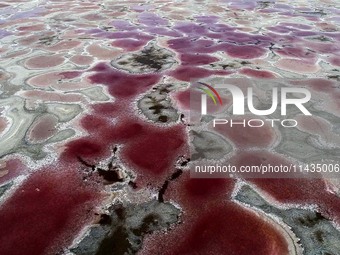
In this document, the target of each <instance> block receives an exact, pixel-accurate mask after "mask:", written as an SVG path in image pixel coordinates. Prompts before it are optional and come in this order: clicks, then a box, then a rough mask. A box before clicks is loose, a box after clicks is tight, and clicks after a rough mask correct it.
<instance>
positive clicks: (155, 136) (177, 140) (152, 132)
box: [122, 125, 187, 175]
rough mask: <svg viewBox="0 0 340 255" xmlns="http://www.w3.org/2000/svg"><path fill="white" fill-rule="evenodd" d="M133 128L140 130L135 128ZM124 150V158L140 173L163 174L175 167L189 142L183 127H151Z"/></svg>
mask: <svg viewBox="0 0 340 255" xmlns="http://www.w3.org/2000/svg"><path fill="white" fill-rule="evenodd" d="M133 128H139V127H136V126H133ZM146 129H147V130H145V131H146V132H145V133H144V132H142V133H141V135H137V136H135V137H134V139H133V140H131V141H130V142H129V143H128V144H127V145H126V147H124V149H123V152H122V154H123V157H124V158H125V159H127V160H128V161H129V162H131V163H132V164H133V165H134V166H135V169H136V170H137V171H138V172H140V173H151V174H156V175H157V174H161V173H164V172H168V171H169V169H170V168H171V166H173V164H174V162H175V160H176V158H177V157H179V156H180V155H179V153H180V151H182V153H183V147H184V146H185V141H186V140H187V135H186V133H185V132H184V127H183V126H182V125H176V126H173V127H169V128H162V129H157V128H153V127H151V126H149V127H147V128H146Z"/></svg>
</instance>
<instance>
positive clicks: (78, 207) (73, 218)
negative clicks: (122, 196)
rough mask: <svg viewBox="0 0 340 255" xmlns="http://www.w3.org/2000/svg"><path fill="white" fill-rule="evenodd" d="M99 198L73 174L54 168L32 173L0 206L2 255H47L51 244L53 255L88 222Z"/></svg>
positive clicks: (72, 172) (73, 172) (68, 243)
mask: <svg viewBox="0 0 340 255" xmlns="http://www.w3.org/2000/svg"><path fill="white" fill-rule="evenodd" d="M65 170H67V171H65ZM98 198H99V193H98V192H97V191H96V190H95V189H93V188H90V187H88V186H84V185H83V183H82V181H81V178H80V176H78V175H77V173H76V171H70V170H69V169H67V168H66V169H61V168H60V167H59V168H58V166H55V169H46V170H44V171H39V172H37V173H34V174H32V175H31V176H30V177H29V179H28V180H27V181H26V182H25V183H24V184H23V185H22V186H21V187H20V188H19V189H18V190H17V192H16V193H15V194H14V195H13V196H12V197H10V198H9V199H8V200H7V201H6V202H5V204H4V205H2V207H1V210H0V226H1V228H0V247H1V254H6V255H32V254H35V255H40V254H47V253H48V251H50V249H51V248H52V247H53V245H54V246H55V247H54V248H55V249H54V250H55V251H54V253H53V254H56V253H57V251H58V249H59V248H61V247H62V246H65V245H70V242H71V241H72V239H73V237H74V235H75V234H77V233H78V231H80V228H81V226H83V225H84V224H85V223H86V222H89V220H91V218H92V215H91V214H90V213H89V211H90V210H91V209H93V207H94V205H95V203H96V201H97V202H98ZM56 243H58V245H56ZM50 252H51V251H50Z"/></svg>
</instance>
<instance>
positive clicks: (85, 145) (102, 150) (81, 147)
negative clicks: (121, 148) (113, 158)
mask: <svg viewBox="0 0 340 255" xmlns="http://www.w3.org/2000/svg"><path fill="white" fill-rule="evenodd" d="M99 135H100V134H99ZM109 146H110V145H109V144H107V143H103V142H101V141H100V140H98V139H95V138H90V137H85V138H80V139H78V140H74V141H71V142H69V143H68V144H67V145H66V148H65V150H64V152H63V153H62V155H61V160H62V161H64V160H66V161H67V162H77V161H79V158H81V159H84V160H86V161H90V162H91V163H95V162H98V160H99V159H101V158H104V157H108V156H110V151H109V149H110V148H109Z"/></svg>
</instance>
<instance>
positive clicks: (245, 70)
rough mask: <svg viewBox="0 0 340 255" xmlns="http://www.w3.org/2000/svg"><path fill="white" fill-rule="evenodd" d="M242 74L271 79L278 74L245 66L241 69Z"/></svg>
mask: <svg viewBox="0 0 340 255" xmlns="http://www.w3.org/2000/svg"><path fill="white" fill-rule="evenodd" d="M239 72H240V73H241V74H245V75H247V76H249V77H254V78H259V79H261V78H262V79H263V78H265V79H270V78H275V77H276V76H275V75H274V74H273V73H272V72H269V71H263V70H255V69H251V68H243V69H241V70H240V71H239Z"/></svg>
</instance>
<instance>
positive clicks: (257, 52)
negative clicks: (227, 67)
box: [227, 45, 266, 59]
mask: <svg viewBox="0 0 340 255" xmlns="http://www.w3.org/2000/svg"><path fill="white" fill-rule="evenodd" d="M227 53H228V55H229V56H231V57H234V58H241V59H251V58H259V57H261V56H263V55H264V54H265V53H266V50H264V49H262V48H259V47H256V46H236V45H232V46H230V47H228V49H227Z"/></svg>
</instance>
